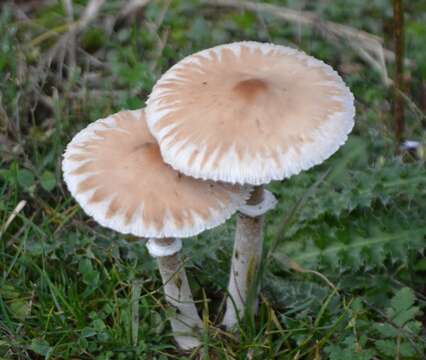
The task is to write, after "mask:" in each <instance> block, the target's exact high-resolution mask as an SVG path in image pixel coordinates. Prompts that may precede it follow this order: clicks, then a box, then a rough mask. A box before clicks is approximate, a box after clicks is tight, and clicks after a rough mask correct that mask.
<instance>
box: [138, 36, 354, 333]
mask: <svg viewBox="0 0 426 360" xmlns="http://www.w3.org/2000/svg"><path fill="white" fill-rule="evenodd" d="M146 112H147V123H148V127H149V129H150V131H151V133H152V134H153V136H154V137H155V139H156V140H157V142H158V144H159V147H160V150H161V155H162V157H163V159H164V161H165V162H166V163H168V164H170V165H171V166H172V167H173V168H174V169H176V170H178V171H180V172H182V173H183V174H185V175H188V176H192V177H194V178H199V179H204V180H214V181H223V182H228V183H232V184H235V183H238V184H241V185H264V184H268V183H269V182H271V181H273V180H283V179H285V178H288V177H290V176H293V175H297V174H299V173H300V172H301V171H304V170H308V169H310V168H311V167H313V166H315V165H318V164H320V163H322V162H323V161H325V160H326V159H328V158H329V157H330V156H332V155H333V154H334V153H335V152H336V151H337V150H338V149H339V147H340V146H342V145H343V144H344V143H345V142H346V140H347V137H348V134H349V133H350V132H351V130H352V128H353V125H354V116H355V108H354V98H353V95H352V93H351V91H350V90H349V88H348V87H347V86H346V85H345V83H344V81H343V80H342V78H341V77H340V76H339V74H338V73H337V72H336V71H335V70H333V68H332V67H331V66H329V65H327V64H325V63H324V62H323V61H321V60H319V59H316V58H314V57H312V56H309V55H307V54H305V53H304V52H302V51H299V50H296V49H292V48H289V47H285V46H281V45H275V44H267V43H259V42H254V41H243V42H236V43H231V44H224V45H220V46H216V47H213V48H210V49H206V50H202V51H200V52H198V53H195V54H192V55H190V56H188V57H186V58H184V59H182V60H181V61H179V62H178V63H177V64H175V65H174V66H172V67H171V68H170V69H169V70H168V71H167V72H166V73H165V74H164V75H163V76H162V77H161V78H160V79H159V80H158V82H157V83H156V84H155V86H154V88H153V91H152V93H151V94H150V96H149V99H148V101H147V108H146ZM259 192H260V190H259ZM265 197H266V196H265ZM251 206H252V207H251V208H250V209H246V210H249V213H246V214H248V217H247V216H245V217H243V216H239V217H238V219H237V233H236V243H235V249H234V256H233V258H232V262H233V263H232V266H231V274H230V281H229V289H228V292H229V294H230V297H231V298H232V299H230V300H229V301H228V309H227V310H226V314H225V318H224V324H226V325H227V326H228V327H232V326H233V325H234V324H235V322H236V319H237V318H238V317H239V316H241V314H242V309H243V308H244V306H245V303H246V293H247V288H248V285H249V283H250V273H251V268H256V266H257V264H258V263H259V259H260V256H261V254H260V250H261V244H262V223H263V218H262V216H263V215H260V214H253V211H254V210H256V205H254V204H252V205H251ZM243 211H244V210H243ZM241 254H243V258H241V257H240V256H241ZM236 255H237V256H236ZM251 264H253V265H251ZM248 310H249V311H252V312H254V311H255V309H248Z"/></svg>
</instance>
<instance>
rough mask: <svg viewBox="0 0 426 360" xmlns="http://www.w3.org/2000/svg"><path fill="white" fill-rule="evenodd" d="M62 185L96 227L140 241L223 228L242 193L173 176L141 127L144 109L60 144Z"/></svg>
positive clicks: (111, 118) (121, 115) (113, 117)
mask: <svg viewBox="0 0 426 360" xmlns="http://www.w3.org/2000/svg"><path fill="white" fill-rule="evenodd" d="M62 168H63V172H64V179H65V182H66V184H67V186H68V189H69V190H70V192H71V194H72V195H73V196H74V197H75V198H76V200H77V201H78V203H79V204H80V205H81V207H82V208H83V210H84V211H85V212H86V213H87V214H88V215H90V216H92V217H93V218H94V219H95V220H96V221H97V222H98V223H99V224H101V225H103V226H106V227H108V228H111V229H113V230H116V231H118V232H120V233H130V234H133V235H136V236H142V237H187V236H193V235H196V234H198V233H200V232H202V231H203V230H205V229H209V228H212V227H214V226H217V225H219V224H221V223H223V222H224V221H225V220H226V219H227V218H229V217H230V216H231V215H232V214H233V213H234V212H235V211H236V210H237V209H238V208H239V207H240V206H241V205H242V204H243V203H244V202H245V200H246V198H247V196H248V193H247V190H246V189H243V188H242V187H239V186H234V185H230V184H221V183H215V182H212V181H202V180H196V179H193V178H190V177H187V176H185V175H182V174H180V173H178V172H177V171H175V170H173V169H172V168H171V167H170V166H169V165H167V164H165V163H164V162H163V160H162V158H161V155H160V150H159V147H158V145H157V143H156V142H155V139H154V138H153V137H152V135H151V134H150V132H149V131H148V128H147V126H146V121H145V113H144V110H136V111H121V112H119V113H116V114H114V115H111V116H108V117H107V118H105V119H100V120H98V121H95V122H94V123H92V124H91V125H89V126H88V127H87V128H85V129H83V130H82V131H80V132H79V133H78V134H77V135H76V136H75V137H74V139H73V140H72V141H71V142H70V144H69V145H68V147H67V149H66V151H65V154H64V159H63V163H62Z"/></svg>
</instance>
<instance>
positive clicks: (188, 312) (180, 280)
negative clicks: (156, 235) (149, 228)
mask: <svg viewBox="0 0 426 360" xmlns="http://www.w3.org/2000/svg"><path fill="white" fill-rule="evenodd" d="M147 248H148V251H149V253H150V255H151V256H153V257H155V258H156V259H157V263H158V268H159V270H160V274H161V279H162V281H163V287H164V295H165V297H166V301H167V302H168V303H169V304H170V305H171V306H172V307H173V308H174V309H175V310H176V315H175V316H174V317H172V318H171V319H170V324H171V327H172V331H173V336H174V338H175V341H176V343H177V344H178V346H179V347H180V348H181V349H183V350H188V349H192V348H194V347H197V346H199V345H200V340H199V339H198V336H197V335H198V334H199V333H200V330H201V328H202V321H201V319H200V316H199V315H198V311H197V308H196V306H195V303H194V299H193V297H192V292H191V288H190V287H189V283H188V278H187V276H186V272H185V269H184V264H183V263H182V261H181V260H180V258H179V252H180V250H181V249H182V241H181V240H180V239H174V238H165V239H150V240H149V241H148V242H147Z"/></svg>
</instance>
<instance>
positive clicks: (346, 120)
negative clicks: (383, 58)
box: [146, 42, 355, 185]
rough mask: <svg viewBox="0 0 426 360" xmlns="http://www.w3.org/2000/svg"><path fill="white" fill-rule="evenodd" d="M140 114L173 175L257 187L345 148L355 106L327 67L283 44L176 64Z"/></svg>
mask: <svg viewBox="0 0 426 360" xmlns="http://www.w3.org/2000/svg"><path fill="white" fill-rule="evenodd" d="M146 112H147V122H148V126H149V128H150V130H151V132H152V134H153V135H154V137H155V138H156V139H157V141H158V143H159V145H160V149H161V154H162V156H163V159H164V160H165V161H166V162H167V163H169V164H170V165H172V166H173V167H174V168H175V169H177V170H179V171H181V172H183V173H185V174H187V175H190V176H193V177H196V178H202V179H211V180H222V181H226V182H231V183H241V184H243V183H248V184H254V185H258V184H264V183H268V182H269V181H271V180H280V179H283V178H287V177H289V176H291V175H294V174H297V173H299V172H300V171H301V170H306V169H308V168H310V167H312V166H314V165H316V164H319V163H321V162H322V161H323V160H325V159H327V158H328V157H329V156H331V155H332V154H333V153H334V152H335V151H336V150H337V149H338V148H339V147H340V146H341V145H342V144H343V143H344V142H345V141H346V138H347V134H348V133H349V132H350V131H351V129H352V127H353V124H354V120H353V118H354V113H355V109H354V105H353V96H352V93H351V92H350V90H349V89H348V88H347V87H346V86H345V84H344V82H343V80H342V79H341V78H340V76H339V75H338V74H337V73H336V72H335V71H334V70H333V69H332V68H331V67H330V66H329V65H327V64H325V63H323V62H322V61H320V60H317V59H315V58H313V57H311V56H308V55H306V54H305V53H303V52H301V51H297V50H294V49H291V48H288V47H284V46H278V45H272V44H263V43H257V42H239V43H233V44H228V45H221V46H217V47H214V48H211V49H207V50H203V51H201V52H199V53H196V54H194V55H191V56H188V57H187V58H185V59H183V60H182V61H180V62H179V63H177V64H176V65H174V66H173V67H172V68H171V69H170V70H169V71H167V72H166V73H165V74H164V75H163V76H162V77H161V78H160V80H159V81H158V82H157V84H156V85H155V87H154V89H153V91H152V94H151V95H150V97H149V100H148V105H147V108H146Z"/></svg>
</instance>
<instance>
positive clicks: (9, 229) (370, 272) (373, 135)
mask: <svg viewBox="0 0 426 360" xmlns="http://www.w3.org/2000/svg"><path fill="white" fill-rule="evenodd" d="M266 3H267V4H266ZM265 4H266V5H265ZM268 4H269V5H268ZM132 5H134V6H135V7H134V8H132V7H131V6H132ZM0 6H1V14H0V152H1V156H0V357H1V358H4V359H43V358H46V359H47V358H50V359H70V358H72V359H199V358H200V359H332V360H345V359H347V360H353V359H355V360H368V359H424V356H425V355H424V354H425V346H426V336H425V324H426V318H425V316H424V315H423V313H424V310H425V304H426V282H425V279H426V259H425V257H424V249H425V243H426V241H425V234H426V223H425V218H426V189H425V185H426V170H425V151H426V148H425V146H426V135H425V132H424V128H425V125H426V117H425V112H426V80H425V79H426V3H425V2H424V1H423V0H411V1H404V3H403V6H404V7H403V15H404V23H403V25H402V28H401V30H403V34H404V36H405V44H403V45H404V46H403V47H402V48H401V49H403V50H404V51H403V52H401V53H400V54H399V55H397V56H396V59H395V54H394V48H395V45H396V43H395V41H394V35H393V34H394V32H395V28H396V27H395V21H394V12H393V4H392V1H391V0H370V1H359V0H336V1H331V0H317V1H313V0H302V1H296V0H287V1H284V0H283V1H279V0H276V1H265V2H256V3H250V2H244V3H241V2H237V1H192V0H172V1H170V0H152V1H118V0H110V1H105V2H103V1H99V0H97V1H96V0H95V1H91V2H90V4H89V1H84V0H75V1H68V0H64V1H59V0H58V1H53V0H52V1H37V0H33V1H16V2H7V1H6V2H4V1H3V2H1V5H0ZM271 6H272V7H271ZM244 39H250V40H258V41H269V42H274V43H278V44H283V45H287V46H292V47H296V48H299V49H302V50H304V51H306V52H307V53H309V54H311V55H313V56H315V57H318V58H320V59H322V60H324V61H325V62H327V63H329V64H331V65H332V66H333V67H334V68H335V69H336V70H338V71H339V73H340V74H341V75H342V76H343V78H344V79H345V81H346V82H347V83H348V85H349V86H350V88H351V89H352V91H353V93H354V95H355V98H356V108H357V116H356V126H355V129H354V131H353V133H352V135H351V136H350V139H349V141H348V143H347V144H346V145H345V146H344V147H343V148H342V149H341V150H340V151H339V152H338V153H337V154H336V155H335V156H333V157H332V158H331V159H330V160H328V161H326V162H325V163H324V164H323V165H321V166H318V167H316V168H315V169H312V170H310V171H308V172H305V173H303V174H300V175H298V176H296V177H293V178H291V179H289V180H286V181H283V182H276V183H273V184H271V185H270V189H271V190H272V191H273V192H274V193H275V194H276V196H277V197H278V198H279V200H280V203H279V206H278V207H277V208H276V209H275V210H274V211H273V212H271V213H270V214H269V215H268V218H267V228H266V246H265V258H266V261H265V268H264V274H263V282H262V295H261V303H260V308H259V315H258V317H257V318H256V321H255V323H250V322H244V323H242V324H241V329H240V334H239V336H238V337H237V336H236V335H235V334H231V333H226V332H224V331H223V330H221V329H220V328H218V327H216V326H215V322H216V321H217V314H218V313H219V310H220V306H221V300H222V296H223V290H224V289H225V288H226V284H227V273H228V267H229V260H230V259H229V254H230V253H231V248H232V236H233V231H234V224H233V222H232V221H230V222H229V223H228V224H226V225H223V226H221V227H219V228H217V229H215V230H213V231H210V232H208V233H206V234H204V235H202V236H198V237H195V238H193V239H189V240H187V241H185V253H186V258H187V262H186V264H187V266H188V273H189V276H190V281H191V284H192V286H193V289H194V292H195V295H196V298H197V299H198V300H199V301H200V303H199V308H200V310H202V311H203V315H204V320H205V335H204V338H203V341H204V344H203V347H202V348H201V349H197V350H196V351H194V352H193V353H188V354H182V353H179V352H178V351H176V350H175V346H174V344H173V341H172V337H171V334H170V329H169V327H168V324H167V317H168V316H169V315H170V311H171V309H168V308H167V307H166V304H165V301H164V299H163V297H162V292H161V287H160V286H161V282H160V279H159V276H158V274H157V272H156V266H155V262H154V261H153V260H152V259H151V258H150V257H149V256H148V254H147V252H146V250H145V248H144V243H143V241H142V240H140V239H135V238H133V237H130V236H128V237H123V236H119V235H117V234H115V233H112V232H111V231H108V230H106V229H102V228H101V227H99V226H97V225H96V224H95V223H94V222H93V220H91V219H89V218H88V217H87V216H86V215H85V214H84V213H83V212H82V211H81V209H80V208H79V207H78V206H77V204H76V203H75V202H74V201H73V199H72V198H71V197H70V195H69V193H68V192H67V191H66V188H65V187H64V184H63V182H62V178H61V171H60V162H61V154H62V153H63V150H64V147H65V145H66V144H67V143H68V142H69V141H70V139H71V138H72V136H73V135H74V134H75V133H76V132H77V131H78V130H80V129H82V128H83V127H85V126H86V125H87V124H89V123H90V122H92V121H94V120H96V119H98V118H100V117H103V116H105V115H108V114H110V113H113V112H115V111H118V110H120V109H122V108H130V109H136V108H139V107H142V106H144V100H145V99H146V96H147V95H148V94H149V92H150V90H151V88H152V86H153V84H154V82H155V81H156V79H157V78H158V77H159V76H160V75H161V73H162V72H164V71H165V70H166V69H167V68H168V67H170V66H171V65H172V64H174V63H175V62H176V61H178V60H179V59H181V58H182V57H184V56H185V55H188V54H190V53H193V52H195V51H197V50H200V49H204V48H207V47H210V46H214V45H216V44H220V43H226V42H231V41H237V40H244ZM398 59H400V60H401V62H400V63H401V64H402V65H403V72H402V73H400V75H401V76H396V75H395V71H396V67H395V63H398ZM398 78H399V80H400V81H399V82H397V86H395V85H394V81H393V80H394V79H398ZM398 87H399V90H398ZM395 99H396V100H395ZM398 99H399V100H398ZM401 107H402V110H401ZM395 108H396V110H395ZM396 123H399V124H400V127H399V128H400V130H399V133H398V131H397V130H396V129H397V127H396V125H395V124H396ZM401 124H404V127H403V128H402V127H401ZM405 140H415V141H418V142H419V146H417V147H416V149H414V150H410V151H407V150H404V149H402V148H401V146H400V145H401V142H403V141H405ZM139 289H140V293H139ZM132 299H133V300H137V299H139V305H137V302H136V301H133V302H132ZM132 304H133V306H132ZM135 304H136V305H135ZM136 314H138V316H139V318H140V321H132V319H134V316H135V315H136Z"/></svg>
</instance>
